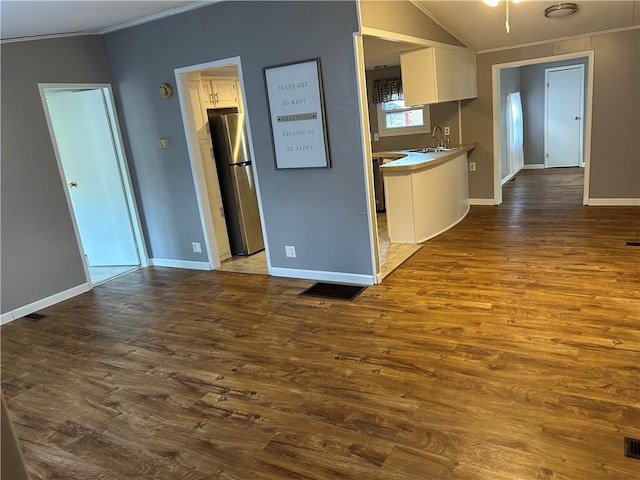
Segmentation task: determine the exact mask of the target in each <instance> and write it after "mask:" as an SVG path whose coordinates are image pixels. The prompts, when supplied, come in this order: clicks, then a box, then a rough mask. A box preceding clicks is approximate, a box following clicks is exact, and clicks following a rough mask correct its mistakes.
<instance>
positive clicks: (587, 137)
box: [491, 50, 595, 205]
mask: <svg viewBox="0 0 640 480" xmlns="http://www.w3.org/2000/svg"><path fill="white" fill-rule="evenodd" d="M585 57H586V58H587V59H588V62H587V90H586V97H585V105H584V137H583V145H584V146H583V161H584V187H583V195H582V204H583V205H588V204H589V183H590V178H591V128H592V111H593V73H594V64H593V63H594V57H595V54H594V51H593V50H587V51H582V52H576V53H567V54H563V55H552V56H550V57H540V58H530V59H527V60H517V61H514V62H508V63H496V64H494V65H492V66H491V72H492V96H493V203H494V205H500V204H501V203H502V182H501V180H502V178H501V177H502V163H501V162H502V157H501V155H502V149H501V148H500V145H501V141H502V135H503V134H504V132H502V129H501V128H500V121H501V113H500V94H501V85H500V70H502V69H503V68H515V67H524V66H527V65H536V64H540V63H552V62H558V61H562V60H575V59H579V58H585Z"/></svg>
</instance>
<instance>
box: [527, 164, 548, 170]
mask: <svg viewBox="0 0 640 480" xmlns="http://www.w3.org/2000/svg"><path fill="white" fill-rule="evenodd" d="M541 168H542V169H544V168H546V167H545V166H544V163H532V164H529V165H527V164H526V163H525V164H524V165H523V166H522V169H523V170H538V169H541Z"/></svg>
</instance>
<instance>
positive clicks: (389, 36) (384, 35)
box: [361, 27, 476, 53]
mask: <svg viewBox="0 0 640 480" xmlns="http://www.w3.org/2000/svg"><path fill="white" fill-rule="evenodd" d="M361 32H362V35H369V36H371V37H378V38H381V39H382V40H391V41H397V42H404V43H412V44H414V45H416V46H418V47H440V48H446V49H449V50H457V51H459V52H473V53H476V52H475V50H473V49H471V48H467V47H460V46H458V45H451V44H449V43H442V42H436V41H435V40H427V39H426V38H421V37H414V36H411V35H404V34H402V33H397V32H390V31H388V30H380V29H379V28H371V27H362V29H361Z"/></svg>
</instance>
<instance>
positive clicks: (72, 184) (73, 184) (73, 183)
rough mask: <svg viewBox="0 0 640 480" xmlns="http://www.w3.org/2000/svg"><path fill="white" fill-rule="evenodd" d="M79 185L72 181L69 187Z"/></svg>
mask: <svg viewBox="0 0 640 480" xmlns="http://www.w3.org/2000/svg"><path fill="white" fill-rule="evenodd" d="M77 186H78V184H77V183H76V182H71V183H70V184H69V188H76V187H77Z"/></svg>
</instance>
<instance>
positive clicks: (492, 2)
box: [482, 0, 522, 33]
mask: <svg viewBox="0 0 640 480" xmlns="http://www.w3.org/2000/svg"><path fill="white" fill-rule="evenodd" d="M521 1H522V0H505V2H504V9H505V20H504V29H505V30H506V31H507V33H509V32H510V31H511V28H510V26H509V3H520V2H521ZM482 2H483V3H485V4H487V5H489V6H490V7H497V6H498V4H499V3H500V0H482Z"/></svg>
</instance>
